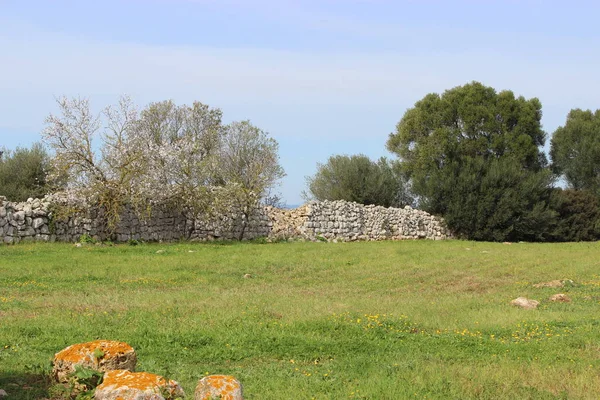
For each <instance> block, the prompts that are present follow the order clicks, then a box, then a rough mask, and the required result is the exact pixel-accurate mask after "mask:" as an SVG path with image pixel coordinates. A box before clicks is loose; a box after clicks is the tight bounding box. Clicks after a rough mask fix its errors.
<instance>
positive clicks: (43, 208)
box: [0, 195, 451, 243]
mask: <svg viewBox="0 0 600 400" xmlns="http://www.w3.org/2000/svg"><path fill="white" fill-rule="evenodd" d="M61 201H62V200H61V198H60V196H58V195H50V196H47V197H45V198H44V199H31V201H28V202H26V203H15V202H8V201H4V200H3V201H2V203H1V204H2V206H1V207H0V227H3V228H4V229H3V231H2V232H0V240H3V241H4V242H5V243H13V242H15V243H16V242H19V241H20V240H21V239H23V238H26V237H29V238H32V239H31V240H48V237H49V234H50V233H52V235H53V236H52V237H53V238H54V239H55V240H58V241H77V240H78V239H79V238H80V237H81V235H83V234H88V235H90V236H92V237H94V238H97V239H98V240H104V239H108V238H112V239H113V240H114V238H115V237H116V239H117V241H121V242H123V241H128V240H155V241H172V240H181V239H185V238H189V239H190V240H194V241H209V240H218V239H224V240H231V239H237V238H239V236H240V233H241V230H242V219H241V218H240V216H239V213H238V212H236V210H235V209H230V210H229V211H227V212H224V213H223V214H222V215H218V216H215V217H206V219H200V220H197V221H188V220H186V219H185V218H184V217H183V216H182V215H181V214H180V213H177V212H174V211H173V210H169V209H166V208H165V209H162V208H160V207H156V209H154V210H152V215H150V216H146V217H144V218H140V216H139V215H138V214H136V213H135V212H134V210H133V209H131V208H128V207H125V208H124V210H123V212H122V215H121V216H120V219H119V224H118V225H117V227H116V230H115V232H114V234H115V236H112V235H111V234H110V232H109V230H108V228H107V225H106V223H105V221H104V219H103V218H102V216H103V211H102V210H101V209H98V208H95V207H91V206H89V205H87V204H85V203H84V204H83V205H78V206H77V207H72V208H73V209H80V210H82V211H79V212H76V213H75V214H73V215H71V216H68V217H66V218H56V217H55V216H53V215H52V212H50V211H49V210H52V209H53V208H54V207H55V206H56V205H57V204H60V202H61ZM7 237H11V238H10V239H6V238H7ZM259 237H264V238H267V240H269V241H275V240H288V241H293V240H301V241H306V240H310V241H329V242H346V241H356V240H365V241H369V240H406V239H432V240H441V239H446V238H449V237H451V234H450V232H449V231H448V230H447V228H446V227H445V225H444V223H443V221H442V220H441V219H439V218H437V217H434V216H432V215H430V214H428V213H426V212H423V211H420V210H416V209H413V208H411V207H405V208H402V209H400V208H385V207H380V206H372V205H370V206H365V205H362V204H357V203H352V202H346V201H323V202H310V203H307V204H305V205H303V206H301V207H299V208H296V209H293V210H286V209H278V208H273V207H257V208H256V209H255V210H254V212H253V213H252V214H251V217H250V218H249V219H248V221H247V225H246V227H245V231H244V239H255V238H259Z"/></svg>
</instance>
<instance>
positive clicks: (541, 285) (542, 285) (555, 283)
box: [533, 279, 565, 289]
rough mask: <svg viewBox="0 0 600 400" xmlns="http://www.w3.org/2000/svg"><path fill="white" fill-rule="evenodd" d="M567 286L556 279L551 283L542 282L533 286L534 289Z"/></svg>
mask: <svg viewBox="0 0 600 400" xmlns="http://www.w3.org/2000/svg"><path fill="white" fill-rule="evenodd" d="M563 286H565V285H564V283H563V281H561V280H558V279H555V280H553V281H549V282H540V283H536V284H535V285H533V287H534V288H538V289H539V288H559V287H563Z"/></svg>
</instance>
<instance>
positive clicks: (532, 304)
mask: <svg viewBox="0 0 600 400" xmlns="http://www.w3.org/2000/svg"><path fill="white" fill-rule="evenodd" d="M510 304H511V305H513V306H515V307H521V308H524V309H527V310H532V309H535V308H537V306H538V305H539V304H540V302H539V301H537V300H531V299H528V298H526V297H517V298H516V299H514V300H513V301H511V302H510Z"/></svg>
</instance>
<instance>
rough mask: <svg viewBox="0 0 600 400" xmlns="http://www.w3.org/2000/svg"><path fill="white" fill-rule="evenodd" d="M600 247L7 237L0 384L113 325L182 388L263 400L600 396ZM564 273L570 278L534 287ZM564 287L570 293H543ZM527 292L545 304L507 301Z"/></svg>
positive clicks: (2, 262) (26, 391)
mask: <svg viewBox="0 0 600 400" xmlns="http://www.w3.org/2000/svg"><path fill="white" fill-rule="evenodd" d="M157 250H165V251H164V252H161V253H157ZM599 255H600V243H578V244H513V245H510V246H508V245H503V244H492V243H473V242H462V241H445V242H433V241H405V242H379V243H373V242H371V243H338V244H333V243H281V244H256V243H242V244H240V243H237V244H171V245H166V244H153V245H140V246H127V245H121V246H112V247H106V246H102V247H101V246H94V245H89V246H83V247H81V248H76V247H74V246H72V245H68V244H23V245H17V246H4V247H0V388H2V389H5V390H6V391H7V392H9V395H10V397H9V398H10V399H39V398H44V397H49V396H50V395H49V391H48V390H49V385H50V383H49V381H48V378H47V376H48V373H49V371H50V369H51V365H50V362H51V359H52V357H53V355H54V353H56V352H58V351H60V350H61V349H63V348H64V347H66V346H68V345H70V344H74V343H80V342H85V341H90V340H94V339H112V340H122V341H125V342H127V343H129V344H131V345H132V346H133V347H134V348H135V349H136V351H137V354H138V360H139V362H138V370H139V371H148V372H153V373H157V374H160V375H164V376H167V377H169V378H171V379H175V380H177V381H179V382H180V383H181V384H182V385H183V387H184V389H185V391H186V393H187V394H188V397H192V395H193V390H194V387H195V385H196V383H197V381H198V379H199V378H201V377H202V376H204V375H206V374H216V373H223V374H231V375H234V376H236V377H237V378H238V379H240V380H241V381H242V383H243V384H244V390H245V394H246V398H247V399H261V400H262V399H311V398H316V399H348V398H350V399H404V398H419V399H424V398H427V399H436V398H437V399H562V398H568V399H588V398H589V399H597V398H599V397H600V312H599V311H600V257H599ZM247 273H249V274H252V276H253V277H252V278H249V279H247V278H244V277H243V276H244V274H247ZM565 278H569V279H572V280H573V281H574V282H575V285H573V286H571V287H565V288H562V289H550V288H543V289H536V288H533V287H532V284H533V283H537V282H544V281H550V280H553V279H565ZM559 292H563V293H567V294H568V295H569V296H570V297H571V298H572V299H573V301H572V302H571V303H552V302H549V301H548V300H547V299H548V297H550V296H551V295H552V294H555V293H559ZM518 296H526V297H530V298H533V299H537V300H540V301H541V305H540V307H539V308H538V309H537V310H529V311H528V310H521V309H517V308H514V307H511V306H510V305H509V302H510V300H512V299H514V298H516V297H518Z"/></svg>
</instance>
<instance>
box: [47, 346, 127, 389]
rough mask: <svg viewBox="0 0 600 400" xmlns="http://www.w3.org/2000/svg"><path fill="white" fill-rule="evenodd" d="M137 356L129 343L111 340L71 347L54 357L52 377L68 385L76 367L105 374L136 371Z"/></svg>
mask: <svg viewBox="0 0 600 400" xmlns="http://www.w3.org/2000/svg"><path fill="white" fill-rule="evenodd" d="M136 363H137V356H136V354H135V350H133V347H131V346H130V345H128V344H127V343H123V342H117V341H111V340H95V341H93V342H87V343H79V344H74V345H71V346H69V347H67V348H65V349H64V350H62V351H60V352H58V353H56V355H55V356H54V362H53V368H52V376H53V377H54V379H55V380H56V381H57V382H60V383H67V382H68V381H69V375H71V374H72V373H73V372H74V371H75V366H76V365H81V366H83V367H87V368H93V369H95V370H98V371H101V372H105V371H110V370H130V371H133V370H135V365H136Z"/></svg>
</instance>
